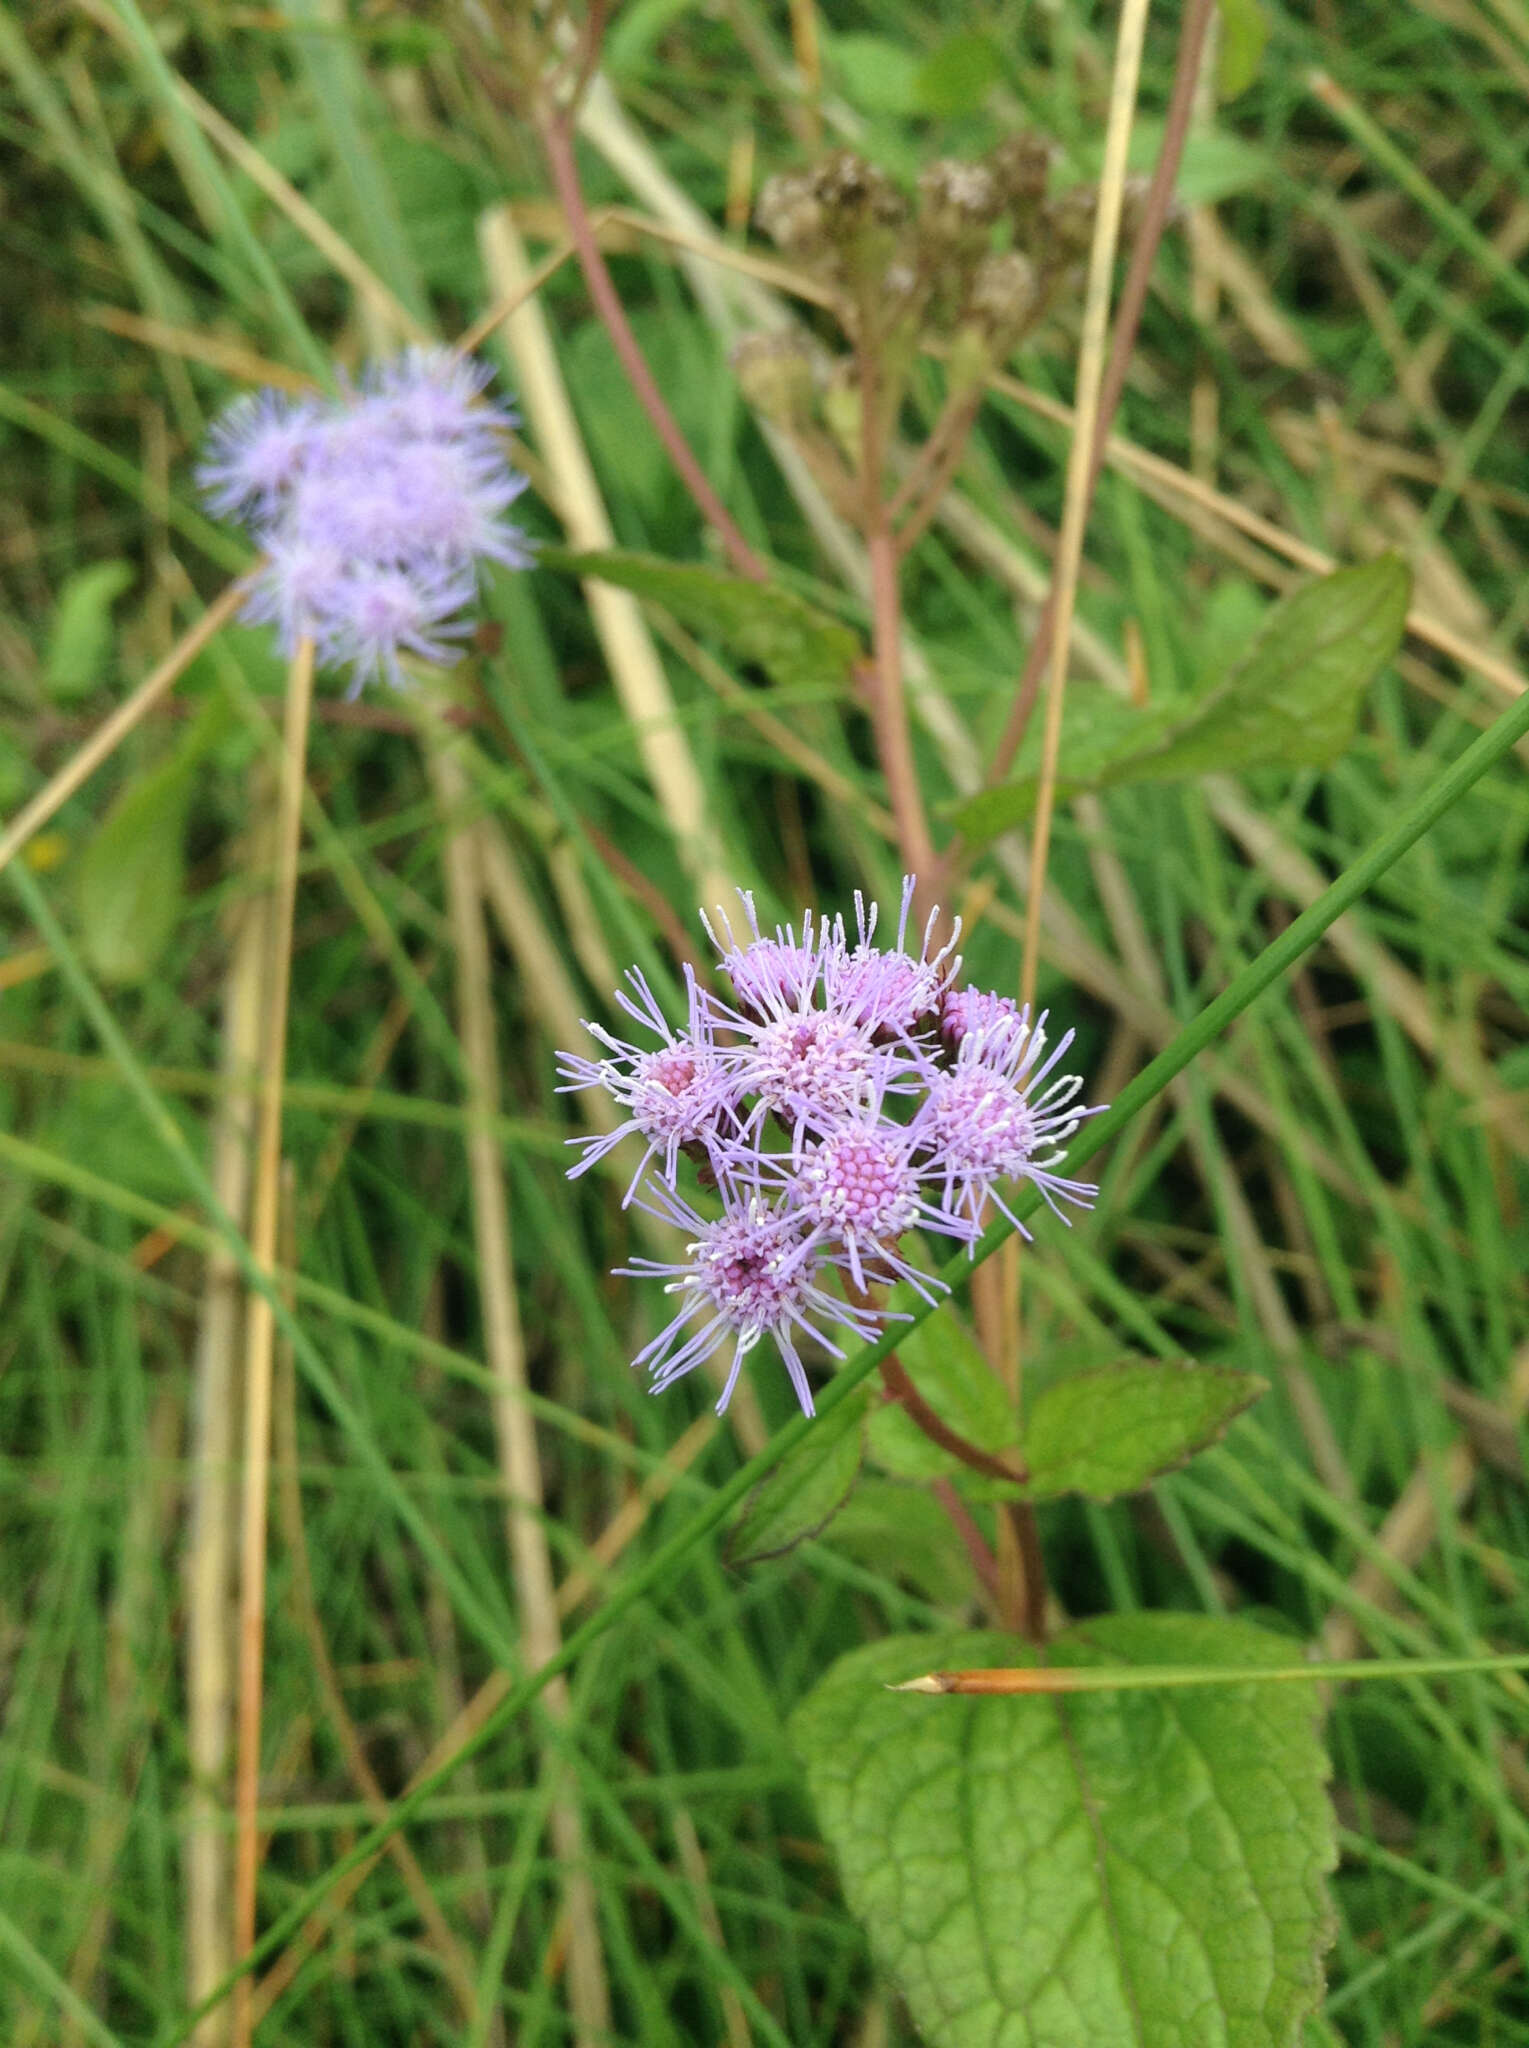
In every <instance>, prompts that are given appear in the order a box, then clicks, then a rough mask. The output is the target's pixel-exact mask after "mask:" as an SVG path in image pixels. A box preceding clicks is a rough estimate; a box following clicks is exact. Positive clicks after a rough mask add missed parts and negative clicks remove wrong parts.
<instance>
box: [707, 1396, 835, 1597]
mask: <svg viewBox="0 0 1529 2048" xmlns="http://www.w3.org/2000/svg"><path fill="white" fill-rule="evenodd" d="M870 1398H871V1396H870V1389H869V1388H862V1389H861V1390H860V1391H859V1392H858V1393H855V1394H852V1395H851V1396H850V1398H849V1399H848V1400H847V1401H845V1402H842V1403H841V1404H840V1406H839V1407H837V1408H836V1409H834V1411H833V1413H832V1414H831V1415H827V1416H824V1417H823V1418H822V1419H821V1420H820V1421H819V1422H818V1423H817V1424H816V1425H815V1426H814V1427H813V1428H812V1429H810V1430H809V1431H808V1432H807V1434H806V1436H805V1437H804V1438H803V1440H802V1442H801V1444H800V1446H799V1447H798V1448H797V1449H796V1450H795V1451H793V1452H792V1454H791V1456H790V1457H789V1458H783V1459H782V1460H781V1462H780V1464H778V1465H777V1466H776V1468H775V1470H774V1471H773V1472H772V1473H771V1474H770V1476H769V1478H768V1479H763V1480H761V1481H760V1483H759V1485H758V1486H757V1487H756V1488H755V1489H754V1491H753V1492H752V1493H751V1494H750V1495H749V1497H748V1499H747V1500H746V1501H745V1502H744V1504H743V1513H742V1514H741V1516H740V1517H739V1519H738V1522H737V1524H736V1526H735V1527H734V1530H733V1533H732V1536H731V1538H730V1539H729V1542H728V1546H727V1561H728V1563H729V1564H732V1565H745V1564H759V1563H761V1562H762V1561H763V1560H764V1559H765V1558H767V1557H780V1556H782V1555H784V1553H785V1552H786V1551H788V1550H794V1549H795V1548H796V1546H797V1545H798V1544H799V1543H804V1542H806V1540H807V1538H808V1537H809V1536H816V1535H818V1534H819V1533H820V1532H821V1531H822V1530H823V1529H825V1528H826V1527H827V1526H828V1524H829V1522H831V1521H832V1520H833V1518H834V1516H835V1514H837V1512H838V1511H839V1509H840V1508H841V1507H843V1505H844V1503H845V1501H846V1500H847V1499H848V1498H849V1496H850V1493H851V1492H852V1490H853V1488H854V1484H855V1481H856V1479H857V1478H858V1477H859V1476H860V1461H861V1458H862V1456H863V1455H864V1450H865V1417H866V1410H867V1408H868V1406H869V1404H870Z"/></svg>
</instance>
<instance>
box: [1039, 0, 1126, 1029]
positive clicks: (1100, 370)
mask: <svg viewBox="0 0 1529 2048" xmlns="http://www.w3.org/2000/svg"><path fill="white" fill-rule="evenodd" d="M1148 5H1149V0H1125V4H1124V6H1123V7H1122V8H1121V12H1120V27H1119V30H1118V31H1117V34H1116V38H1115V68H1114V74H1113V76H1112V78H1111V80H1110V108H1109V118H1108V121H1107V124H1106V127H1105V133H1104V168H1103V171H1102V172H1101V174H1100V178H1099V211H1098V213H1097V215H1096V216H1095V220H1094V240H1093V247H1092V248H1091V249H1090V251H1089V259H1088V283H1087V285H1086V287H1085V289H1084V296H1083V340H1082V347H1081V350H1080V353H1079V357H1078V379H1077V388H1076V395H1075V398H1074V404H1073V423H1072V446H1071V449H1070V451H1069V454H1068V461H1067V495H1066V500H1065V503H1064V505H1063V510H1062V530H1061V533H1060V535H1059V536H1058V539H1057V555H1056V572H1055V575H1056V581H1055V591H1056V623H1055V626H1054V628H1053V632H1052V640H1051V669H1050V673H1049V676H1048V679H1047V687H1046V717H1045V725H1044V728H1043V733H1042V740H1041V771H1040V787H1039V791H1038V796H1037V802H1036V809H1035V827H1034V831H1033V833H1032V836H1031V842H1030V847H1031V851H1030V869H1031V873H1030V899H1029V910H1028V912H1027V915H1026V918H1025V954H1024V964H1023V967H1022V969H1021V972H1020V1000H1021V1001H1022V1002H1024V1003H1031V1002H1033V1001H1034V1000H1035V977H1036V972H1037V970H1038V968H1039V965H1040V940H1041V898H1042V895H1043V892H1044V889H1045V883H1046V864H1047V859H1048V856H1049V854H1050V849H1051V821H1052V817H1053V815H1054V813H1055V809H1056V775H1057V757H1058V755H1059V753H1060V751H1061V745H1062V705H1063V702H1064V699H1065V697H1066V692H1067V663H1068V657H1069V656H1070V654H1071V652H1072V615H1073V609H1074V606H1075V604H1076V602H1077V595H1078V571H1079V569H1080V568H1081V567H1082V564H1083V532H1084V528H1085V526H1086V524H1087V521H1088V508H1089V501H1090V498H1091V495H1092V494H1091V492H1090V490H1089V469H1090V465H1091V463H1092V461H1093V448H1094V429H1095V425H1096V423H1097V421H1098V417H1099V392H1100V387H1101V385H1102V383H1103V381H1104V364H1105V356H1106V353H1107V350H1108V345H1109V317H1110V282H1111V279H1112V277H1113V275H1114V268H1115V245H1116V242H1117V241H1118V239H1119V236H1120V212H1121V202H1122V199H1123V196H1124V190H1125V175H1126V150H1127V147H1128V146H1129V144H1130V140H1131V123H1132V121H1133V119H1134V118H1135V114H1136V86H1137V80H1138V78H1139V77H1140V73H1141V50H1142V41H1143V38H1144V37H1145V35H1146V30H1147V9H1148Z"/></svg>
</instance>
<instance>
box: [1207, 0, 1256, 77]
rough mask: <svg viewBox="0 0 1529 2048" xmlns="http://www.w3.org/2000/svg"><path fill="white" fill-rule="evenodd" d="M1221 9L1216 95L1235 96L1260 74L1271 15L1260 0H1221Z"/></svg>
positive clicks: (1219, 0)
mask: <svg viewBox="0 0 1529 2048" xmlns="http://www.w3.org/2000/svg"><path fill="white" fill-rule="evenodd" d="M1217 5H1218V7H1219V9H1220V12H1221V45H1220V48H1219V49H1218V50H1217V52H1216V97H1217V99H1218V100H1221V101H1223V102H1225V101H1226V100H1234V99H1236V97H1237V95H1238V94H1239V93H1242V92H1246V91H1247V89H1248V87H1249V86H1250V85H1251V84H1252V83H1253V81H1254V79H1255V78H1256V77H1257V76H1258V67H1259V65H1260V64H1261V63H1262V62H1263V54H1264V48H1265V45H1266V44H1267V43H1268V40H1269V18H1268V16H1267V15H1266V14H1265V13H1264V11H1263V9H1262V8H1261V7H1260V6H1259V4H1258V0H1217Z"/></svg>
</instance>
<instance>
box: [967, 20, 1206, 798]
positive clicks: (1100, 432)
mask: <svg viewBox="0 0 1529 2048" xmlns="http://www.w3.org/2000/svg"><path fill="white" fill-rule="evenodd" d="M1215 5H1216V0H1189V5H1188V6H1187V8H1186V9H1185V13H1184V21H1183V26H1182V28H1181V29H1180V31H1179V52H1178V61H1177V68H1176V69H1175V71H1174V75H1173V89H1172V93H1171V95H1170V97H1169V101H1168V113H1167V117H1166V119H1165V121H1164V124H1163V142H1162V147H1161V149H1160V150H1159V151H1158V157H1157V162H1156V164H1155V165H1154V166H1153V171H1152V182H1151V184H1150V185H1149V186H1148V188H1147V197H1146V203H1145V205H1144V206H1143V209H1142V219H1141V230H1140V232H1139V234H1138V235H1137V237H1136V243H1135V246H1134V247H1133V249H1132V251H1131V262H1130V266H1129V268H1128V270H1127V271H1126V279H1125V283H1124V284H1123V285H1122V286H1121V289H1120V303H1119V305H1118V307H1117V308H1116V313H1115V330H1114V334H1113V336H1112V338H1111V342H1110V354H1109V361H1108V363H1107V364H1106V366H1105V371H1104V376H1103V378H1102V380H1101V383H1100V387H1099V409H1098V414H1097V416H1096V419H1095V424H1094V429H1093V433H1092V435H1091V437H1090V444H1091V445H1090V454H1089V468H1088V485H1087V503H1088V504H1092V502H1093V497H1094V492H1095V491H1096V490H1097V489H1098V485H1099V477H1100V474H1101V472H1102V470H1103V468H1104V456H1105V444H1106V443H1107V441H1108V440H1109V435H1110V426H1111V423H1112V422H1113V420H1114V417H1115V414H1116V411H1117V410H1118V408H1119V405H1120V399H1121V394H1122V393H1123V392H1124V390H1125V381H1126V372H1127V370H1128V369H1129V367H1130V362H1131V354H1132V351H1133V349H1134V348H1135V346H1136V330H1137V328H1138V327H1139V326H1140V324H1141V316H1142V309H1143V307H1144V306H1145V305H1146V303H1147V287H1148V285H1149V284H1150V283H1151V279H1152V266H1153V264H1154V263H1155V262H1156V260H1157V250H1158V244H1159V243H1160V242H1161V241H1162V238H1163V230H1164V228H1165V227H1166V226H1167V223H1168V212H1169V209H1170V207H1171V206H1172V204H1173V187H1174V181H1175V179H1176V178H1177V177H1178V173H1179V162H1180V160H1181V158H1182V157H1183V154H1184V142H1185V138H1186V137H1187V135H1188V133H1189V123H1190V118H1191V116H1192V115H1193V113H1194V99H1195V83H1196V80H1197V79H1198V77H1199V75H1200V59H1201V56H1202V55H1203V53H1204V49H1205V34H1206V30H1207V28H1208V27H1209V24H1210V18H1211V15H1212V14H1213V13H1214V11H1215ZM1056 612H1057V591H1056V588H1055V587H1053V589H1052V592H1051V595H1050V596H1049V597H1048V598H1047V600H1046V605H1045V609H1044V610H1043V611H1042V613H1041V616H1040V618H1039V619H1038V620H1037V621H1036V627H1035V638H1034V640H1032V642H1031V643H1030V652H1029V655H1028V656H1027V657H1026V661H1025V668H1024V674H1023V675H1022V676H1021V678H1020V683H1019V688H1018V690H1017V691H1016V693H1015V697H1014V703H1013V706H1012V707H1011V709H1010V712H1009V716H1008V720H1007V722H1006V724H1005V726H1004V729H1003V733H1002V735H1001V736H1000V738H999V741H998V746H997V750H996V751H995V753H994V755H993V761H992V766H991V767H990V768H989V770H988V780H989V781H990V782H1001V781H1002V780H1003V778H1004V776H1005V775H1007V773H1008V772H1009V769H1010V767H1011V766H1012V765H1013V761H1014V756H1015V755H1016V754H1017V753H1018V751H1019V746H1020V742H1021V741H1022V740H1023V738H1024V736H1025V729H1026V727H1027V726H1028V725H1029V723H1030V715H1031V713H1032V712H1033V710H1034V709H1035V700H1036V697H1037V695H1038V694H1039V691H1040V685H1041V678H1042V676H1043V675H1044V674H1045V672H1046V663H1047V661H1048V660H1049V658H1050V655H1051V645H1052V639H1053V636H1054V634H1055V631H1056Z"/></svg>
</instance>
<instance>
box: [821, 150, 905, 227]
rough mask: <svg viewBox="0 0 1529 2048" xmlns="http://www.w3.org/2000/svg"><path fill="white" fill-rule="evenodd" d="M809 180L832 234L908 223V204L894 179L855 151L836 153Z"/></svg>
mask: <svg viewBox="0 0 1529 2048" xmlns="http://www.w3.org/2000/svg"><path fill="white" fill-rule="evenodd" d="M808 176H809V178H810V179H811V185H812V191H813V195H814V197H815V198H816V199H817V201H818V204H819V205H820V206H821V207H822V208H823V212H824V216H825V218H826V220H827V222H828V223H829V224H830V233H831V232H832V231H833V228H834V227H838V228H839V229H841V230H842V231H845V232H849V233H853V232H855V231H856V230H857V229H860V228H866V227H898V226H900V225H901V223H902V222H903V221H904V220H906V219H907V216H908V207H907V202H906V201H905V200H904V198H903V196H902V194H901V193H900V192H899V191H898V189H897V187H896V186H895V185H894V184H893V183H892V181H891V179H890V178H889V177H887V175H886V173H885V172H884V171H879V170H877V168H876V166H875V165H874V164H869V163H867V162H866V160H865V158H864V157H861V156H856V154H855V152H854V151H853V150H852V149H840V150H835V152H834V154H833V155H832V156H830V157H825V158H824V160H823V162H822V163H820V164H819V165H818V166H817V167H816V169H815V170H813V171H811V172H809V173H808Z"/></svg>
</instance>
